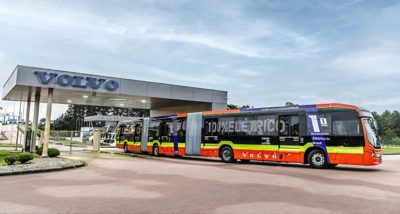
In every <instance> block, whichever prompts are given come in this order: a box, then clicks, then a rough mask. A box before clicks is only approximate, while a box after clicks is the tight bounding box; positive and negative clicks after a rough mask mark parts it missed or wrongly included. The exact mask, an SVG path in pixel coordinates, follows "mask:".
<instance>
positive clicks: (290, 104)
mask: <svg viewBox="0 0 400 214" xmlns="http://www.w3.org/2000/svg"><path fill="white" fill-rule="evenodd" d="M298 105H299V104H295V103H292V102H290V101H288V102H286V104H285V106H298Z"/></svg>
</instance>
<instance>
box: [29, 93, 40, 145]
mask: <svg viewBox="0 0 400 214" xmlns="http://www.w3.org/2000/svg"><path fill="white" fill-rule="evenodd" d="M40 90H41V89H40V88H38V87H37V88H36V90H35V105H34V107H33V120H32V132H31V135H32V136H31V148H30V151H31V152H33V151H34V150H35V146H36V130H37V127H38V120H39V106H40Z"/></svg>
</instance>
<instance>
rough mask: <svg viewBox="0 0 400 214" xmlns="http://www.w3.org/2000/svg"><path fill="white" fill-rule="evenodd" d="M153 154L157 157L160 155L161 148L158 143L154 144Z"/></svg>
mask: <svg viewBox="0 0 400 214" xmlns="http://www.w3.org/2000/svg"><path fill="white" fill-rule="evenodd" d="M153 155H154V156H156V157H157V156H159V155H160V150H159V148H158V145H157V144H155V145H154V146H153Z"/></svg>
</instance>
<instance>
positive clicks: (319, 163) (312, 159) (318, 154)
mask: <svg viewBox="0 0 400 214" xmlns="http://www.w3.org/2000/svg"><path fill="white" fill-rule="evenodd" d="M308 163H310V166H311V167H312V168H317V169H324V168H327V167H328V164H327V162H326V155H325V153H324V152H323V151H321V150H319V149H315V150H312V151H311V152H310V154H308Z"/></svg>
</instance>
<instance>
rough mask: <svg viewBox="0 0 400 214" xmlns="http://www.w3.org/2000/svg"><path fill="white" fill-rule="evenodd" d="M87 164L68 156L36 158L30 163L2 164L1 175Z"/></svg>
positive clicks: (62, 168) (55, 169) (56, 169)
mask: <svg viewBox="0 0 400 214" xmlns="http://www.w3.org/2000/svg"><path fill="white" fill-rule="evenodd" d="M82 166H85V162H83V161H81V160H72V159H68V158H34V159H33V160H31V161H30V163H29V164H19V165H11V166H0V176H3V175H15V174H26V173H37V172H50V171H58V170H64V169H71V168H77V167H82Z"/></svg>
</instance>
